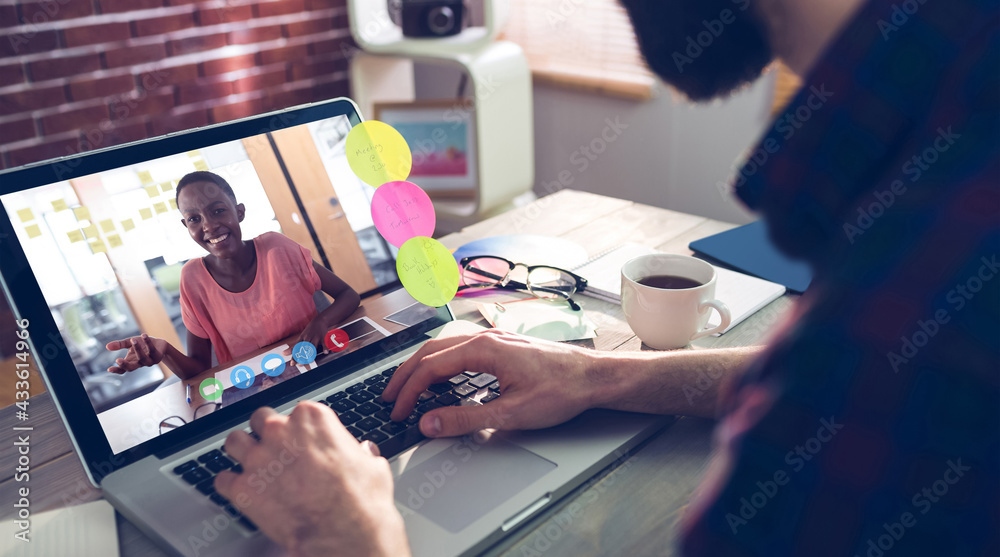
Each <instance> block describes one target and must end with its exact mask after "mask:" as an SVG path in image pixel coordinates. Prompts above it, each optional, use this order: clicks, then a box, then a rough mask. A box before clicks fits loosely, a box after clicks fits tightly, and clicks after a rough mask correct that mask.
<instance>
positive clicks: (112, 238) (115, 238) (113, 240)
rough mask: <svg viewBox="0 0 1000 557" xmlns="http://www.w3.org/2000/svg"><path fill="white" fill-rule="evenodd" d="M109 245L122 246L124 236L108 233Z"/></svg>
mask: <svg viewBox="0 0 1000 557" xmlns="http://www.w3.org/2000/svg"><path fill="white" fill-rule="evenodd" d="M108 245H109V246H111V247H113V248H120V247H122V237H121V236H119V235H117V234H109V235H108Z"/></svg>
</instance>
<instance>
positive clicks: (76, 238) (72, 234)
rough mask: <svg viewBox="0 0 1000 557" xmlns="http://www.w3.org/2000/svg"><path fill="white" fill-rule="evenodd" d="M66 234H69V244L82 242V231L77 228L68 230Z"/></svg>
mask: <svg viewBox="0 0 1000 557" xmlns="http://www.w3.org/2000/svg"><path fill="white" fill-rule="evenodd" d="M66 235H67V236H69V243H71V244H75V243H77V242H82V241H83V240H84V238H83V232H81V231H79V230H70V231H69V232H67V233H66Z"/></svg>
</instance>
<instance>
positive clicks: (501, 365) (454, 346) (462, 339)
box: [382, 329, 599, 437]
mask: <svg viewBox="0 0 1000 557" xmlns="http://www.w3.org/2000/svg"><path fill="white" fill-rule="evenodd" d="M598 357H599V356H598V355H597V354H596V353H595V352H593V351H587V350H584V349H582V348H577V347H574V346H569V345H565V344H558V343H555V342H548V341H542V340H536V339H531V338H528V337H523V336H520V335H516V334H513V333H507V332H503V331H499V330H496V329H490V330H488V331H483V332H481V333H477V334H474V335H465V336H458V337H452V338H444V339H439V340H431V341H428V342H426V343H425V344H424V345H423V346H422V347H420V350H418V351H417V353H416V354H414V355H413V356H412V357H411V358H410V359H409V360H407V361H406V362H405V363H404V364H403V365H401V366H399V369H397V370H396V373H395V374H394V375H393V376H392V380H391V381H389V385H388V386H387V387H386V388H385V392H384V393H383V394H382V397H383V398H384V399H385V400H387V401H389V402H392V401H395V402H396V405H395V407H394V408H393V411H392V419H393V420H404V419H406V417H407V416H408V415H409V414H410V412H412V411H413V408H414V406H415V405H416V402H417V398H418V397H419V396H420V393H422V392H424V391H425V390H426V389H427V387H428V386H429V385H431V384H433V383H440V382H443V381H447V380H448V378H450V377H452V376H454V375H457V374H459V373H462V372H463V371H477V372H482V373H490V374H493V375H495V376H496V377H497V379H498V380H499V381H500V393H501V395H502V396H501V397H500V398H498V399H496V400H494V401H492V402H490V403H488V404H485V405H482V406H449V407H445V408H439V409H437V410H432V411H430V412H428V413H427V414H425V415H424V416H423V417H422V418H421V419H420V430H421V431H422V432H423V433H424V435H427V436H428V437H451V436H456V435H465V434H467V433H471V432H474V431H477V430H480V429H484V428H495V429H539V428H543V427H549V426H553V425H557V424H560V423H562V422H565V421H566V420H569V419H570V418H573V417H574V416H576V415H577V414H579V413H580V412H583V411H584V410H587V409H588V408H590V407H591V398H592V394H593V389H594V387H593V386H592V383H591V379H590V375H591V374H588V370H592V369H593V367H594V366H593V363H594V360H595V359H596V358H598Z"/></svg>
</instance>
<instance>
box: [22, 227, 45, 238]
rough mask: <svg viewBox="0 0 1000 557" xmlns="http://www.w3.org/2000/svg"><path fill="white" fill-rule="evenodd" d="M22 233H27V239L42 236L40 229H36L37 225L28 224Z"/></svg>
mask: <svg viewBox="0 0 1000 557" xmlns="http://www.w3.org/2000/svg"><path fill="white" fill-rule="evenodd" d="M24 231H25V232H27V233H28V237H29V238H37V237H39V236H41V235H42V229H41V228H38V225H37V224H29V225H28V226H25V227H24Z"/></svg>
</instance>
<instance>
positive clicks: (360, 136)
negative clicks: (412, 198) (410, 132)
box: [344, 120, 413, 188]
mask: <svg viewBox="0 0 1000 557" xmlns="http://www.w3.org/2000/svg"><path fill="white" fill-rule="evenodd" d="M344 149H345V151H346V153H347V162H348V164H350V165H351V170H353V171H354V173H355V174H356V175H357V176H358V178H361V181H363V182H364V183H366V184H368V185H370V186H375V187H376V188H377V187H379V186H381V185H382V184H385V183H386V182H396V181H398V180H405V179H406V178H407V177H409V175H410V169H411V168H412V166H413V158H412V154H411V153H410V147H409V145H407V144H406V140H405V139H403V136H402V135H400V134H399V132H398V131H396V130H395V128H393V127H392V126H390V125H389V124H386V123H384V122H379V121H376V120H369V121H368V122H362V123H360V124H358V125H357V126H354V128H353V129H351V132H350V133H349V134H347V140H346V142H345V146H344Z"/></svg>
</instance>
